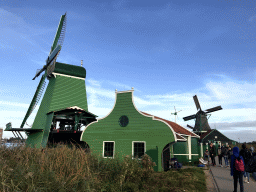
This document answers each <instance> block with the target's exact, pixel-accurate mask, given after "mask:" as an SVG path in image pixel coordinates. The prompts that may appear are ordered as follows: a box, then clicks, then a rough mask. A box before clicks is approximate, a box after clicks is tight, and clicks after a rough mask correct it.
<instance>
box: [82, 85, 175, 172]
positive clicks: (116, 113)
mask: <svg viewBox="0 0 256 192" xmlns="http://www.w3.org/2000/svg"><path fill="white" fill-rule="evenodd" d="M124 115H125V116H127V117H128V119H129V123H128V125H127V126H126V127H121V126H120V125H119V118H120V117H121V116H124ZM81 141H85V142H86V143H87V144H88V145H89V147H90V150H91V151H92V152H93V153H95V154H98V155H101V156H102V157H103V153H104V151H103V143H104V141H115V152H114V157H116V156H117V155H118V156H119V157H120V158H123V157H125V156H126V155H132V151H133V148H132V146H133V144H132V143H133V141H143V142H145V151H146V152H145V153H146V154H148V155H149V156H150V157H151V158H152V160H153V162H155V163H156V165H157V166H156V167H154V170H155V171H162V170H163V168H162V157H161V155H162V151H163V149H164V147H165V146H166V145H167V144H168V143H173V142H175V141H176V136H175V132H174V131H173V130H172V128H171V127H170V126H169V125H168V124H166V123H165V122H163V121H161V120H158V119H154V118H153V117H152V116H146V115H144V114H142V113H141V112H140V111H138V110H137V108H136V107H135V105H134V102H133V90H131V91H125V92H116V100H115V105H114V107H113V109H112V111H111V112H110V113H109V114H108V115H107V116H106V117H104V118H101V119H98V120H97V121H96V122H92V123H91V124H89V125H88V126H87V127H86V128H85V130H84V131H83V133H82V135H81Z"/></svg>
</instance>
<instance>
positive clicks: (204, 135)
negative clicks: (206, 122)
mask: <svg viewBox="0 0 256 192" xmlns="http://www.w3.org/2000/svg"><path fill="white" fill-rule="evenodd" d="M212 131H213V130H208V131H207V132H206V133H204V134H202V135H201V136H200V139H203V138H205V137H206V136H207V135H209V134H210V133H211V132H212Z"/></svg>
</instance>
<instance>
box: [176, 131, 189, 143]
mask: <svg viewBox="0 0 256 192" xmlns="http://www.w3.org/2000/svg"><path fill="white" fill-rule="evenodd" d="M176 134H177V135H179V136H180V137H182V138H183V139H177V141H187V139H186V138H184V137H183V136H181V134H179V133H176ZM183 135H184V134H183Z"/></svg>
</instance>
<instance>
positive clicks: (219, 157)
mask: <svg viewBox="0 0 256 192" xmlns="http://www.w3.org/2000/svg"><path fill="white" fill-rule="evenodd" d="M218 160H219V166H220V167H222V153H221V146H220V145H219V147H218Z"/></svg>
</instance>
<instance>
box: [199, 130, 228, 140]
mask: <svg viewBox="0 0 256 192" xmlns="http://www.w3.org/2000/svg"><path fill="white" fill-rule="evenodd" d="M215 131H217V132H218V133H219V134H221V135H223V137H225V138H226V139H227V140H230V141H233V140H231V139H229V138H228V137H227V136H225V135H224V134H223V133H221V132H220V131H218V130H217V129H212V130H209V131H207V132H206V133H204V134H202V135H201V136H200V139H201V140H203V139H205V138H206V137H207V136H209V135H210V134H212V133H213V132H215Z"/></svg>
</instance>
